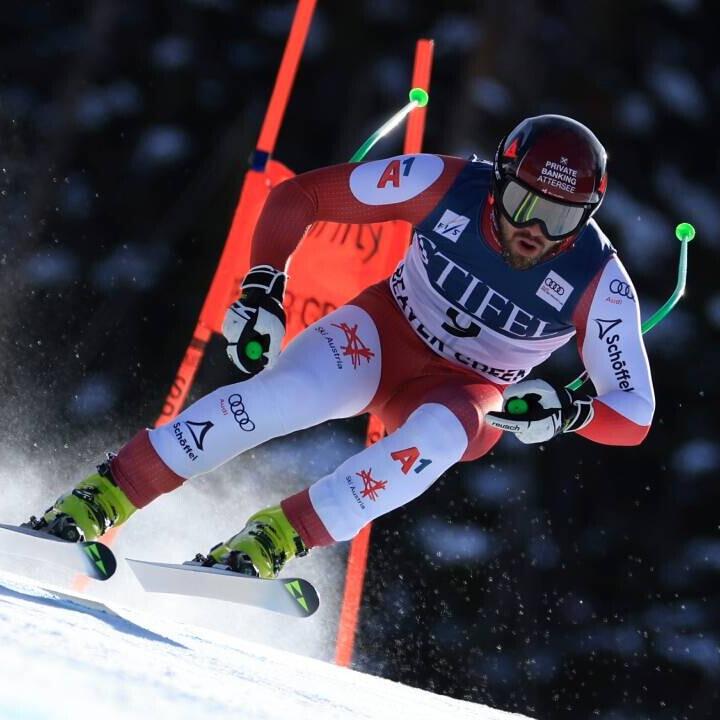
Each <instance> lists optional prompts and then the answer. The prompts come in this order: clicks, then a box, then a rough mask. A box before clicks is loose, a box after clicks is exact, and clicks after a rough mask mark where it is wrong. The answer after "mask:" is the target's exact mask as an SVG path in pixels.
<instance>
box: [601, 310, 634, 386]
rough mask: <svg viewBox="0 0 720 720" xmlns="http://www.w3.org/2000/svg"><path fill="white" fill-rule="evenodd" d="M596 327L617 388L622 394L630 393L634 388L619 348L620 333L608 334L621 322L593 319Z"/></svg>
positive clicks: (620, 347)
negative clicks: (603, 343)
mask: <svg viewBox="0 0 720 720" xmlns="http://www.w3.org/2000/svg"><path fill="white" fill-rule="evenodd" d="M595 322H596V323H597V326H598V337H599V338H600V340H604V341H605V350H606V351H607V356H608V360H609V362H610V367H611V368H612V371H613V374H614V375H615V379H616V380H617V383H618V387H619V388H620V389H621V390H622V391H623V392H632V391H633V390H634V389H635V388H634V387H633V386H632V378H631V377H630V371H629V370H628V368H627V363H626V362H625V359H624V358H623V350H622V346H621V344H620V343H621V341H622V338H621V336H620V333H617V332H616V333H613V334H612V335H611V334H610V331H611V330H613V329H614V328H616V327H617V326H618V325H621V324H622V320H621V319H620V318H618V319H617V320H602V319H600V318H595Z"/></svg>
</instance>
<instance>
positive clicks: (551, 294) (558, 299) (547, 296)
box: [535, 270, 574, 310]
mask: <svg viewBox="0 0 720 720" xmlns="http://www.w3.org/2000/svg"><path fill="white" fill-rule="evenodd" d="M573 289H574V288H573V286H572V285H571V284H570V283H569V282H568V281H567V280H565V278H562V277H560V275H558V274H557V273H556V272H554V271H553V270H551V271H550V272H549V273H548V274H547V275H546V276H545V279H544V280H543V281H542V283H540V287H539V288H538V289H537V292H536V293H535V295H537V296H538V297H539V298H540V299H541V300H544V301H545V302H546V303H548V305H552V306H553V307H554V308H555V309H556V310H562V307H563V305H565V303H566V302H567V299H568V297H569V296H570V293H572V291H573Z"/></svg>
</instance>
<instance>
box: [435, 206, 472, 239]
mask: <svg viewBox="0 0 720 720" xmlns="http://www.w3.org/2000/svg"><path fill="white" fill-rule="evenodd" d="M469 222H470V218H467V217H465V216H464V215H458V214H457V213H454V212H453V211H452V210H446V211H445V212H444V213H443V216H442V217H441V218H440V219H439V220H438V222H437V225H436V226H435V227H434V228H433V230H434V231H435V232H436V233H439V234H440V235H442V236H443V237H446V238H447V239H448V240H452V241H453V242H457V239H458V238H459V237H460V235H461V234H462V231H463V230H464V229H465V228H466V227H467V226H468V223H469Z"/></svg>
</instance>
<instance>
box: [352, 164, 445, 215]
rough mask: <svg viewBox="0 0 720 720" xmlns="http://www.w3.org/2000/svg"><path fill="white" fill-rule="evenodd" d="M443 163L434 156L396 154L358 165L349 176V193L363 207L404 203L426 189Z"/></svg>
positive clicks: (440, 169) (440, 172)
mask: <svg viewBox="0 0 720 720" xmlns="http://www.w3.org/2000/svg"><path fill="white" fill-rule="evenodd" d="M444 167H445V163H444V162H443V160H442V158H441V157H439V156H437V155H423V154H421V155H398V156H397V157H392V158H387V159H386V160H373V161H371V162H366V163H360V165H358V166H357V167H356V168H355V169H354V170H353V171H352V172H351V173H350V191H351V192H352V194H353V196H354V197H355V198H357V199H358V200H359V201H360V202H362V203H365V204H366V205H390V204H391V203H398V202H404V201H405V200H410V199H411V198H414V197H416V196H417V195H419V194H420V193H421V192H423V191H424V190H427V189H428V188H429V187H430V186H431V185H432V184H433V183H434V182H435V181H436V180H437V179H438V178H439V177H440V175H442V171H443V169H444Z"/></svg>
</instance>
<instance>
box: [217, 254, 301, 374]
mask: <svg viewBox="0 0 720 720" xmlns="http://www.w3.org/2000/svg"><path fill="white" fill-rule="evenodd" d="M286 280H287V275H285V273H283V272H280V270H276V269H275V268H274V267H272V266H270V265H257V266H256V267H253V268H250V271H249V272H248V274H247V275H246V276H245V279H244V280H243V283H242V294H241V295H240V299H239V300H238V301H237V302H234V303H233V304H232V305H231V306H230V307H229V308H228V311H227V312H226V313H225V319H224V320H223V325H222V333H223V335H224V336H225V339H226V340H227V341H228V345H227V354H228V357H229V358H230V360H231V361H232V363H233V364H234V365H235V366H236V367H238V368H239V370H240V371H241V372H242V374H243V375H244V376H245V377H244V378H243V379H244V380H247V379H249V378H251V377H252V376H253V375H257V374H258V373H259V372H260V371H261V370H262V369H263V368H265V367H269V366H270V365H272V363H273V362H274V361H275V358H277V356H278V355H279V354H280V344H281V343H282V339H283V337H284V335H285V311H284V310H283V295H284V293H285V282H286Z"/></svg>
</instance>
